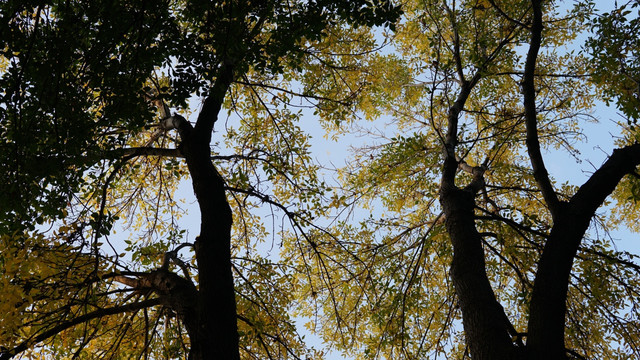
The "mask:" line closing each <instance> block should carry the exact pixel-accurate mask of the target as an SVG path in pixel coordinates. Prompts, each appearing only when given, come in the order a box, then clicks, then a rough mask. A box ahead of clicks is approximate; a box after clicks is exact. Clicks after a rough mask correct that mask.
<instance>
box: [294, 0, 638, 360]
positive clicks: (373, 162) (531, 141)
mask: <svg viewBox="0 0 640 360" xmlns="http://www.w3.org/2000/svg"><path fill="white" fill-rule="evenodd" d="M403 6H404V7H403V10H404V17H403V20H402V21H401V22H400V25H398V29H397V32H395V33H394V34H393V39H392V44H393V46H394V47H393V50H392V51H389V53H388V54H386V55H384V54H375V55H372V56H371V57H370V58H369V59H368V63H367V64H366V65H363V74H365V75H364V76H363V75H361V76H360V77H366V80H365V81H368V84H369V87H368V88H367V89H366V90H365V91H363V93H362V94H363V96H362V98H361V99H360V100H359V102H358V106H359V111H360V116H361V117H362V118H365V119H378V118H379V117H380V116H381V115H385V116H386V119H387V121H388V122H389V125H387V127H386V128H385V129H384V130H380V131H377V128H373V129H370V128H368V127H366V125H362V123H359V122H358V123H356V124H357V125H355V126H354V127H353V128H354V129H356V130H359V129H363V128H364V129H365V130H364V132H366V133H367V134H368V135H369V136H376V141H375V142H374V143H369V144H366V145H365V146H362V147H361V148H358V150H357V151H356V152H355V153H354V154H355V159H354V161H353V162H352V163H351V164H350V165H349V166H347V167H346V168H343V169H339V170H338V171H339V174H340V176H341V179H342V184H343V185H342V186H343V189H342V195H341V197H339V198H338V199H339V201H338V202H336V204H335V206H336V207H337V208H338V209H340V211H341V213H343V214H344V213H347V214H348V215H347V216H345V217H343V218H341V221H337V220H336V221H335V225H334V226H333V228H332V229H330V230H329V231H328V232H318V233H316V234H315V237H314V240H313V242H312V243H311V244H306V245H304V246H306V247H307V248H308V250H309V253H310V254H311V255H310V256H309V257H307V258H301V257H299V256H296V255H295V254H293V253H292V254H291V255H290V258H291V259H292V260H295V259H297V260H298V264H299V269H300V270H299V271H300V273H302V274H304V275H303V276H301V277H300V278H301V280H300V281H301V282H302V283H303V285H304V286H303V288H302V293H301V294H300V295H299V296H300V298H302V299H309V301H308V302H306V303H305V306H304V308H303V311H304V313H305V314H306V315H315V316H317V317H318V318H319V319H320V321H319V322H320V324H318V325H317V326H318V327H319V330H318V331H319V333H320V334H321V335H322V336H323V338H324V339H325V340H327V341H332V342H333V343H334V344H336V346H338V347H340V348H342V349H343V350H344V351H347V352H349V353H350V354H351V355H353V356H355V357H356V358H387V359H399V358H406V359H416V358H434V357H437V356H439V355H440V356H444V355H446V356H447V358H456V359H460V358H472V359H494V360H495V359H566V358H578V359H586V358H588V359H605V358H606V359H612V358H629V357H638V356H639V355H640V348H639V347H638V343H637V339H638V335H639V329H640V326H639V325H640V322H639V319H638V311H637V305H638V303H637V295H638V289H639V287H638V285H639V283H638V280H639V279H640V277H639V275H640V273H639V270H640V267H639V266H638V264H637V262H636V261H634V258H635V256H634V255H633V254H630V253H627V252H624V251H617V250H615V249H614V247H613V245H612V242H611V241H609V239H608V236H609V235H608V234H609V231H611V230H612V229H616V228H618V227H620V226H631V228H633V229H636V230H637V214H638V212H637V209H638V208H637V199H638V197H637V189H638V183H637V179H638V178H639V177H638V173H637V166H638V165H639V164H640V146H639V145H638V144H637V139H638V138H637V135H636V134H637V128H636V127H635V119H637V114H638V102H637V101H638V90H637V89H638V87H637V85H638V83H639V82H638V79H639V77H638V68H639V67H638V39H637V35H636V32H637V26H638V20H637V19H638V14H637V8H638V4H637V2H629V3H628V4H627V5H624V6H621V7H619V8H617V9H615V10H614V11H612V12H610V13H606V14H603V15H601V16H599V17H595V12H594V8H593V4H590V3H589V2H585V3H579V4H577V5H576V6H575V7H574V8H572V9H570V10H569V11H567V12H566V13H563V10H562V9H561V8H559V7H558V5H557V4H556V2H552V1H539V0H531V1H530V0H526V1H494V0H489V1H476V0H474V1H437V0H436V1H415V2H414V1H406V2H404V3H403ZM565 8H566V6H565ZM590 16H594V17H595V21H594V22H593V30H594V33H593V36H592V38H591V39H590V40H589V42H588V44H587V47H585V52H581V53H576V52H573V51H568V50H566V49H563V46H565V44H568V43H570V42H571V41H573V40H574V39H576V36H577V35H578V34H580V33H581V32H582V31H584V30H587V29H588V28H587V26H588V24H589V21H588V20H589V17H590ZM589 55H590V56H589ZM345 81H347V82H348V81H352V82H354V83H355V82H356V81H358V79H357V78H355V77H354V78H350V79H347V80H345ZM600 95H604V99H607V100H609V101H615V102H616V103H617V105H618V106H619V109H620V111H622V112H623V113H624V114H625V115H626V116H627V117H628V118H629V123H628V125H625V124H624V123H622V124H621V127H620V128H619V129H620V130H619V131H620V132H621V134H622V136H621V137H620V139H619V140H618V141H617V143H616V146H618V148H617V149H615V150H613V151H612V152H611V153H610V154H608V157H607V158H606V160H605V161H604V162H603V163H602V164H601V165H598V166H594V169H593V170H592V171H591V172H590V173H589V174H588V177H587V179H586V181H584V182H583V183H579V184H577V185H573V184H571V183H564V184H558V183H557V182H556V181H555V180H554V179H553V178H552V177H551V175H550V174H549V171H548V170H547V167H548V162H549V159H548V158H545V154H546V153H547V151H548V150H549V149H554V148H555V149H561V150H563V152H565V153H567V154H569V155H571V156H574V157H575V158H576V159H580V154H579V152H578V150H577V145H576V143H578V142H580V141H581V140H582V139H584V137H583V134H582V133H581V129H582V128H583V124H584V123H585V122H587V121H592V120H595V119H594V118H593V117H592V115H591V114H590V111H591V110H592V109H593V108H594V106H596V104H597V102H596V100H597V99H598V96H600ZM351 121H352V122H354V123H355V122H357V121H358V119H357V118H354V119H351ZM348 124H349V123H348V122H347V123H346V124H344V126H343V127H342V128H341V130H344V129H345V128H347V127H348V126H349V125H348ZM347 209H350V211H347ZM358 209H365V210H366V211H369V212H370V213H371V216H359V215H357V214H358ZM300 246H303V245H300Z"/></svg>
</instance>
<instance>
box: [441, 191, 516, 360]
mask: <svg viewBox="0 0 640 360" xmlns="http://www.w3.org/2000/svg"><path fill="white" fill-rule="evenodd" d="M440 196H441V203H442V207H443V209H444V213H445V216H446V226H447V231H448V233H449V236H450V238H451V243H452V244H453V250H454V254H453V261H452V263H451V277H452V279H453V283H454V286H455V290H456V294H457V295H458V304H459V306H460V309H461V311H462V322H463V325H464V331H465V336H466V339H467V344H468V346H469V350H470V352H471V357H472V358H473V359H486V360H489V359H491V360H500V359H505V360H506V359H514V356H515V352H516V348H515V346H514V345H513V343H512V342H511V337H510V335H509V326H508V322H507V317H506V315H505V313H504V310H503V309H502V306H500V304H499V303H498V301H497V300H496V298H495V295H494V293H493V289H492V288H491V284H490V283H489V280H488V278H487V274H486V269H485V262H484V250H483V248H482V239H481V237H480V234H479V233H478V231H477V230H476V227H475V223H474V216H473V209H474V194H473V193H472V192H471V191H466V190H462V189H458V188H448V187H446V186H444V187H443V189H442V190H441V195H440Z"/></svg>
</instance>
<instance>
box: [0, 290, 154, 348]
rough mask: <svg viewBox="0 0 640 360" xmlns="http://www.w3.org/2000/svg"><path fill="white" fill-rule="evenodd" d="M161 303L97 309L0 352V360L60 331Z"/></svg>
mask: <svg viewBox="0 0 640 360" xmlns="http://www.w3.org/2000/svg"><path fill="white" fill-rule="evenodd" d="M163 301H164V299H163V298H160V297H158V298H153V299H148V300H144V301H140V302H136V303H131V304H126V305H121V306H114V307H110V308H106V309H99V310H96V311H92V312H90V313H87V314H84V315H81V316H78V317H76V318H74V319H71V320H69V321H66V322H63V323H60V324H58V325H56V326H54V327H53V328H51V329H49V330H46V331H44V332H42V333H41V334H39V335H37V336H35V337H34V338H30V339H28V340H25V341H23V342H22V343H21V344H20V345H18V346H16V347H14V348H13V349H11V350H7V351H4V352H1V353H0V360H8V359H11V358H13V357H14V356H16V355H17V354H19V353H21V352H23V351H25V350H27V349H29V347H31V346H33V344H35V343H39V342H42V341H44V340H47V339H49V338H50V337H53V336H55V335H57V334H59V333H60V332H62V331H65V330H67V329H70V328H72V327H74V326H76V325H80V324H82V323H85V322H87V321H91V320H93V319H99V318H102V317H105V316H109V315H116V314H122V313H125V312H132V311H137V310H140V309H144V308H147V307H151V306H156V305H160V304H162V303H163Z"/></svg>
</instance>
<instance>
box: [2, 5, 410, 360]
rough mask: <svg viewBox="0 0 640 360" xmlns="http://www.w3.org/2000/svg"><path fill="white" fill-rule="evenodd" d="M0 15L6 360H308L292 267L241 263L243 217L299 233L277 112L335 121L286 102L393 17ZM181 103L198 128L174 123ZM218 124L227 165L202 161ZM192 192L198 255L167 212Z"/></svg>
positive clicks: (297, 203) (167, 11) (251, 11)
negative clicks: (328, 46)
mask: <svg viewBox="0 0 640 360" xmlns="http://www.w3.org/2000/svg"><path fill="white" fill-rule="evenodd" d="M0 14H1V16H2V21H0V26H1V28H0V39H1V40H0V50H1V51H2V53H1V55H0V61H1V62H0V75H1V76H0V88H1V89H2V92H1V93H0V96H1V100H0V137H1V138H2V145H0V147H1V148H0V153H2V155H0V162H1V164H2V167H3V171H2V172H1V176H2V179H1V181H2V183H3V184H5V186H6V187H4V188H3V191H2V193H1V195H0V203H1V204H2V205H0V206H1V208H0V209H1V210H2V216H1V219H0V220H1V221H0V228H1V229H2V232H1V234H2V238H1V239H2V255H0V274H1V275H2V285H0V289H1V290H0V291H2V293H3V294H8V296H7V297H3V300H2V303H1V306H2V308H1V309H2V310H1V311H2V313H3V318H2V320H1V322H0V343H2V345H3V349H2V352H1V355H0V358H2V359H8V358H12V357H14V356H16V355H18V354H23V353H26V354H29V353H37V352H39V353H42V354H48V356H55V357H56V358H63V357H71V358H96V357H105V358H107V357H108V358H142V357H144V358H185V357H186V354H187V353H188V358H189V359H239V358H240V353H242V354H243V355H242V357H243V358H264V357H269V358H275V357H288V356H292V357H295V358H299V357H302V356H303V355H305V352H306V351H307V348H306V347H305V345H304V344H303V343H302V341H301V339H300V338H298V337H297V335H296V333H295V329H294V327H293V325H292V321H291V319H290V316H289V315H288V314H287V309H288V308H290V307H291V304H292V302H293V300H292V299H291V298H290V297H289V294H288V293H289V291H288V290H287V287H288V286H292V285H291V281H292V280H291V279H290V275H289V274H287V273H284V271H283V269H285V265H283V264H273V263H270V262H269V261H267V260H266V259H265V258H261V257H260V255H259V254H253V252H252V250H251V249H252V248H253V247H255V246H257V245H256V243H257V242H259V241H260V240H261V239H263V238H264V237H265V230H264V228H262V227H261V226H260V221H259V219H258V218H257V217H256V216H255V215H252V214H251V211H252V209H255V208H256V207H259V206H261V205H263V206H264V205H269V206H274V207H277V208H279V209H281V210H282V211H283V212H284V213H285V214H286V215H287V216H288V217H289V218H290V219H291V221H292V222H293V223H294V224H298V223H305V221H308V220H306V219H308V217H309V216H311V215H312V214H313V213H314V211H316V208H317V206H316V205H315V203H314V202H315V201H317V200H316V199H317V197H318V196H320V195H322V192H323V191H324V190H323V185H322V184H321V183H320V182H319V180H318V179H317V177H316V175H315V174H314V168H313V165H312V164H310V162H309V160H310V157H309V154H308V150H307V149H308V143H307V136H306V135H305V134H303V133H301V132H300V129H299V128H298V127H297V126H296V124H295V123H296V120H297V119H298V117H299V116H300V114H299V113H296V112H295V111H292V110H289V109H288V108H287V107H286V106H285V105H282V106H279V104H286V103H288V102H289V101H290V100H291V99H292V98H293V97H303V98H307V99H309V101H310V102H311V103H312V104H313V103H315V104H316V105H317V104H320V103H327V104H331V103H334V102H335V103H340V102H348V100H349V98H346V99H340V98H332V99H329V98H326V99H325V98H320V97H317V96H316V95H315V94H314V91H315V89H314V88H313V87H312V86H310V87H308V88H306V89H303V90H304V91H303V92H299V93H297V92H295V91H294V90H293V85H292V84H294V83H295V82H294V80H295V79H296V78H297V77H298V76H299V75H300V76H302V75H304V74H306V75H304V76H307V77H309V78H313V77H315V76H317V73H316V72H317V71H320V70H321V69H323V68H324V67H326V65H327V64H324V63H322V61H321V60H322V57H323V56H324V55H322V52H323V46H325V45H322V44H323V43H324V42H325V41H328V42H329V43H330V42H331V41H335V42H340V41H342V40H341V39H340V38H339V36H343V35H342V34H340V31H343V32H344V33H345V34H346V33H349V34H358V33H361V34H364V35H363V36H368V35H367V34H368V33H367V32H366V31H365V30H364V28H365V26H379V25H386V26H390V25H391V24H392V23H393V21H394V20H395V19H397V17H398V16H399V14H400V10H399V8H398V7H396V6H394V5H392V4H391V3H389V2H387V1H325V0H319V1H301V2H291V1H286V2H285V1H223V2H210V1H153V2H146V1H90V2H89V1H41V2H37V1H27V2H25V1H5V2H3V3H2V4H1V5H0ZM338 25H339V26H338ZM333 26H336V31H335V32H333V30H332V27H333ZM338 29H340V31H338ZM349 46H351V45H348V44H347V45H345V49H346V48H348V47H349ZM358 46H362V47H363V48H362V49H361V50H363V49H364V50H367V49H368V48H370V47H371V46H373V41H369V42H368V43H359V44H358ZM334 70H336V71H338V70H339V69H337V68H336V69H334ZM353 91H356V89H353ZM194 94H195V95H196V96H200V97H201V98H202V99H203V102H202V105H201V108H200V109H199V111H198V113H197V117H196V120H195V124H192V123H191V122H189V121H188V120H187V119H186V118H185V117H184V116H182V115H180V114H179V113H174V114H171V113H170V111H171V109H174V110H176V111H178V112H184V111H187V109H188V99H189V98H190V97H191V96H192V95H194ZM267 96H268V97H267ZM225 101H226V103H225ZM225 106H226V108H227V109H229V110H230V111H234V112H236V113H238V114H239V115H240V116H241V117H242V120H241V121H240V125H239V126H238V127H237V128H229V129H228V131H227V133H226V141H228V144H229V146H230V147H235V150H236V151H238V152H237V153H236V154H234V155H219V154H216V153H212V149H211V145H212V141H213V139H212V132H213V128H214V123H216V122H217V121H218V118H219V116H220V113H221V109H223V107H225ZM183 114H185V115H186V113H183ZM158 117H159V120H157V118H158ZM172 130H176V131H177V134H178V135H177V137H175V136H174V135H172ZM216 141H217V140H216ZM181 159H184V162H185V163H186V167H185V166H184V165H182V163H181V162H182V161H183V160H181ZM214 162H215V163H214ZM187 174H188V176H189V178H190V180H191V182H192V184H193V190H194V193H195V195H196V198H197V203H198V206H199V209H200V214H201V226H200V233H199V235H198V237H197V238H196V240H195V242H193V243H191V242H186V241H185V239H184V231H183V230H181V229H180V227H179V225H177V222H178V217H179V215H180V212H181V209H180V208H179V206H178V205H177V204H176V202H175V200H174V198H173V192H174V191H175V187H176V184H177V183H178V181H179V180H180V179H181V178H183V177H185V176H187ZM269 192H271V193H272V195H271V196H269V195H268V194H269ZM229 193H230V194H232V199H233V201H232V202H231V203H230V202H229V201H228V198H227V196H228V194H229ZM234 213H235V217H236V226H235V228H234V227H233V217H234ZM119 219H125V220H126V221H127V222H126V223H125V227H127V226H128V227H130V228H131V229H133V230H137V231H139V232H140V234H141V235H139V238H132V239H128V240H127V245H128V246H127V248H126V249H124V251H123V250H122V249H116V247H117V244H114V243H112V241H111V239H112V237H110V236H111V235H112V232H113V231H116V230H118V229H119V225H117V224H118V220H119ZM238 222H239V224H238ZM47 228H50V229H53V230H48V229H47ZM243 245H246V246H243ZM240 248H242V250H243V251H244V254H241V251H240ZM188 250H190V251H191V253H187V254H186V255H185V252H186V251H188ZM185 256H186V257H187V258H186V259H185ZM127 257H128V259H127ZM232 259H233V263H232ZM232 266H233V267H234V269H235V277H236V280H237V279H240V280H241V281H236V283H235V284H234V273H233V270H232ZM177 269H180V274H178V273H177V272H176V270H177ZM236 292H237V295H236ZM238 320H239V321H240V325H238ZM286 354H288V355H286Z"/></svg>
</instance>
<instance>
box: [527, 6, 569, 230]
mask: <svg viewBox="0 0 640 360" xmlns="http://www.w3.org/2000/svg"><path fill="white" fill-rule="evenodd" d="M532 5H533V24H532V25H531V42H530V44H529V52H528V53H527V60H526V63H525V66H524V75H523V79H522V94H523V96H524V113H525V121H526V129H527V140H526V143H527V151H528V153H529V159H530V160H531V166H532V168H533V176H534V178H535V179H536V182H537V183H538V186H539V187H540V190H541V191H542V196H543V198H544V200H545V202H546V203H547V207H548V208H549V211H550V212H551V216H552V217H553V218H554V219H555V218H556V217H557V216H558V213H559V211H560V210H559V206H560V201H559V200H558V197H557V195H556V193H555V191H554V189H553V185H552V184H551V180H550V179H549V173H548V172H547V169H546V167H545V164H544V159H543V158H542V153H541V152H540V140H539V139H538V119H537V115H538V112H537V111H536V90H535V83H534V77H535V69H536V62H537V59H538V51H539V50H540V43H541V42H542V4H541V0H532Z"/></svg>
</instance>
